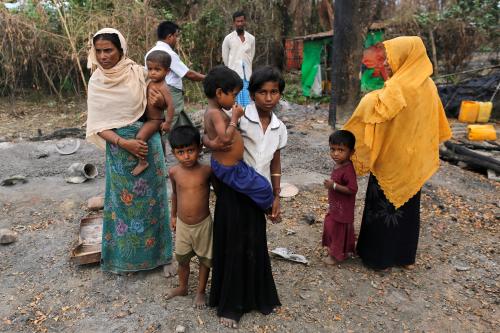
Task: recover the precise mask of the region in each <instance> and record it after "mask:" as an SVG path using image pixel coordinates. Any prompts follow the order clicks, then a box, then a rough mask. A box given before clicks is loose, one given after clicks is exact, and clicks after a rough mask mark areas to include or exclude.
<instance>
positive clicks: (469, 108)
mask: <svg viewBox="0 0 500 333" xmlns="http://www.w3.org/2000/svg"><path fill="white" fill-rule="evenodd" d="M478 114H479V102H476V101H462V103H461V104H460V114H459V115H458V121H461V122H463V123H475V122H476V121H477V115H478Z"/></svg>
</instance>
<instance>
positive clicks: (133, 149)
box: [120, 139, 148, 159]
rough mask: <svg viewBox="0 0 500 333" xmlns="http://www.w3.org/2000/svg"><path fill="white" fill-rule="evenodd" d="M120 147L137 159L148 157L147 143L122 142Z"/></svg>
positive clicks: (135, 140) (135, 141) (131, 140)
mask: <svg viewBox="0 0 500 333" xmlns="http://www.w3.org/2000/svg"><path fill="white" fill-rule="evenodd" d="M120 147H122V148H123V149H125V150H126V151H128V152H129V153H131V154H132V155H134V156H135V157H137V158H140V159H145V158H146V156H147V155H148V144H147V142H145V141H142V140H137V139H127V140H120Z"/></svg>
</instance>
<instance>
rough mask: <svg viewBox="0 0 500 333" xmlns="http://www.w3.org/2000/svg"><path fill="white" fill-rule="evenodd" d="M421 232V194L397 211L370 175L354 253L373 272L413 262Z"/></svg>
mask: <svg viewBox="0 0 500 333" xmlns="http://www.w3.org/2000/svg"><path fill="white" fill-rule="evenodd" d="M419 231H420V191H419V192H418V193H417V194H415V195H414V196H413V197H412V198H411V199H410V200H409V201H407V202H406V203H405V204H404V205H403V206H401V207H399V208H398V209H396V208H395V207H394V205H393V204H392V203H391V202H389V200H387V198H386V197H385V195H384V192H383V191H382V189H381V188H380V186H379V184H378V182H377V179H376V178H375V176H373V175H370V178H369V180H368V187H367V189H366V199H365V207H364V211H363V218H362V220H361V229H360V231H359V237H358V244H357V246H356V251H357V253H358V255H359V256H360V257H361V259H362V260H363V263H364V264H365V265H366V266H368V267H370V268H374V269H385V268H388V267H393V266H406V265H411V264H414V263H415V256H416V253H417V245H418V236H419Z"/></svg>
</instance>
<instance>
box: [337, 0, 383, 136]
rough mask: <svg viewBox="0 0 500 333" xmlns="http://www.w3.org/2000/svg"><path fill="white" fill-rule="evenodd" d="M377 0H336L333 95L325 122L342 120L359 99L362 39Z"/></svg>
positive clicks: (348, 114) (343, 120)
mask: <svg viewBox="0 0 500 333" xmlns="http://www.w3.org/2000/svg"><path fill="white" fill-rule="evenodd" d="M376 4H377V2H376V1H368V0H336V1H335V8H334V20H333V56H332V81H333V82H332V98H331V99H330V108H329V116H328V123H329V124H330V125H331V126H332V127H335V124H336V123H337V120H339V121H340V122H345V121H346V120H347V119H348V118H349V116H350V115H351V114H352V112H353V111H354V109H355V107H356V105H357V104H358V102H359V96H360V82H359V72H360V69H361V59H362V56H363V41H364V38H365V35H366V32H367V30H368V27H369V25H370V24H371V21H372V17H373V13H374V7H375V5H376Z"/></svg>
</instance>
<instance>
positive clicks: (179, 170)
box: [167, 126, 213, 309]
mask: <svg viewBox="0 0 500 333" xmlns="http://www.w3.org/2000/svg"><path fill="white" fill-rule="evenodd" d="M168 141H169V142H170V146H171V147H172V151H173V154H174V156H175V158H176V159H177V161H178V162H179V164H177V165H175V166H173V167H171V168H170V170H169V177H170V181H171V182H172V212H171V220H170V221H171V226H172V230H174V231H175V233H176V234H175V257H176V259H177V262H178V263H179V268H178V275H179V286H178V287H177V288H173V289H171V290H169V291H168V293H167V299H170V298H172V297H175V296H185V295H187V293H188V280H189V272H190V267H189V263H190V261H191V258H192V257H193V256H195V255H196V256H197V257H198V259H199V261H200V266H199V276H198V288H197V290H196V296H195V299H194V306H195V307H196V308H199V309H200V308H203V307H204V306H205V305H206V299H205V288H206V286H207V280H208V275H209V273H210V267H211V265H212V230H213V222H212V217H211V215H210V210H209V208H208V198H209V194H210V176H211V173H212V171H211V169H210V167H209V166H208V165H204V164H201V163H199V162H198V157H199V154H200V151H201V141H200V132H199V131H198V130H197V129H196V128H195V127H192V126H179V127H175V128H174V129H173V130H172V131H171V132H170V134H169V137H168Z"/></svg>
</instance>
